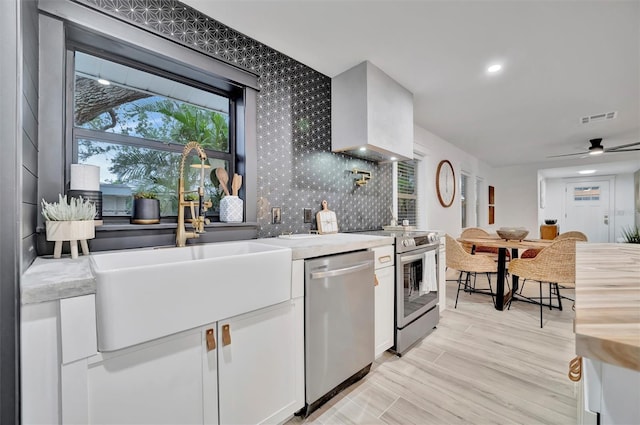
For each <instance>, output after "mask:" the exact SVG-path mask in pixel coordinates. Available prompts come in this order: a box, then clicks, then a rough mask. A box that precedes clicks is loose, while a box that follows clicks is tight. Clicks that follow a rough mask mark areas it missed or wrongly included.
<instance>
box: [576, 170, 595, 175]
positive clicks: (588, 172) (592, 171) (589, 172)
mask: <svg viewBox="0 0 640 425" xmlns="http://www.w3.org/2000/svg"><path fill="white" fill-rule="evenodd" d="M595 172H596V170H580V171H578V174H593V173H595Z"/></svg>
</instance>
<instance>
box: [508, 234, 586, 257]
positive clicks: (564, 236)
mask: <svg viewBox="0 0 640 425" xmlns="http://www.w3.org/2000/svg"><path fill="white" fill-rule="evenodd" d="M562 239H575V240H577V241H582V242H587V235H585V234H584V233H582V232H578V231H577V230H572V231H570V232H564V233H561V234H559V235H558V236H556V237H555V238H553V240H554V241H561V240H562ZM539 252H540V250H539V249H535V248H529V249H527V250H526V251H524V252H523V253H522V255H520V258H535V256H536V255H538V253H539Z"/></svg>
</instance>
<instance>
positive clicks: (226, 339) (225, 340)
mask: <svg viewBox="0 0 640 425" xmlns="http://www.w3.org/2000/svg"><path fill="white" fill-rule="evenodd" d="M229 344H231V330H230V329H229V325H222V345H223V346H225V345H229Z"/></svg>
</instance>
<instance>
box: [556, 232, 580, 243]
mask: <svg viewBox="0 0 640 425" xmlns="http://www.w3.org/2000/svg"><path fill="white" fill-rule="evenodd" d="M562 239H575V240H578V241H582V242H587V235H585V234H584V233H582V232H578V231H576V230H572V231H570V232H564V233H560V234H559V235H558V236H556V237H555V239H554V240H556V241H560V240H562Z"/></svg>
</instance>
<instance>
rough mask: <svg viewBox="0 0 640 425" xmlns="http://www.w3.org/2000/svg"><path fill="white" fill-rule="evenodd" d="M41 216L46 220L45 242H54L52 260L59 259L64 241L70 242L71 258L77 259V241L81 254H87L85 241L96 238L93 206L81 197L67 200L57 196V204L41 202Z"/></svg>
mask: <svg viewBox="0 0 640 425" xmlns="http://www.w3.org/2000/svg"><path fill="white" fill-rule="evenodd" d="M42 216H43V217H44V219H45V220H46V223H45V226H46V227H45V228H46V233H47V240H48V241H54V242H55V246H54V250H53V257H54V258H60V256H61V254H62V242H64V241H69V242H70V245H71V258H78V244H77V241H80V245H81V246H82V253H83V254H84V255H88V254H89V246H88V245H87V239H93V238H94V237H95V236H96V233H95V223H94V221H93V220H94V218H95V216H96V206H95V204H93V203H92V202H91V201H88V200H84V199H82V197H79V198H69V200H67V197H66V196H62V195H58V202H52V203H48V202H47V201H45V200H44V199H43V200H42Z"/></svg>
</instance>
